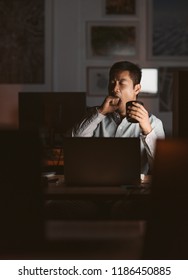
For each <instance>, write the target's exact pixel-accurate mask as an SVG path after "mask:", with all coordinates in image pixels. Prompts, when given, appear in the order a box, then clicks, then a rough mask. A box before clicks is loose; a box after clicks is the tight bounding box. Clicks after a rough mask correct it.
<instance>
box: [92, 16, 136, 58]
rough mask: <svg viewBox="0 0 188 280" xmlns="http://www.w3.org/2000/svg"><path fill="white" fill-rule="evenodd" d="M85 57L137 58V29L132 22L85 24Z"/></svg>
mask: <svg viewBox="0 0 188 280" xmlns="http://www.w3.org/2000/svg"><path fill="white" fill-rule="evenodd" d="M86 35H87V38H86V41H87V46H86V48H87V57H88V58H103V59H105V58H107V59H109V58H114V57H115V58H116V59H124V58H126V59H133V58H136V57H137V56H138V27H137V23H136V22H134V21H124V22H117V21H116V22H113V21H111V22H107V21H103V22H98V21H97V22H87V34H86Z"/></svg>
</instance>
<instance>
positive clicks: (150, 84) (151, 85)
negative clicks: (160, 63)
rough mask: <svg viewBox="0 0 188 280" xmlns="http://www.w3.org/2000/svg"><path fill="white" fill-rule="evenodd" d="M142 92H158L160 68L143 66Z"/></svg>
mask: <svg viewBox="0 0 188 280" xmlns="http://www.w3.org/2000/svg"><path fill="white" fill-rule="evenodd" d="M141 86H142V88H141V93H148V94H156V93H157V92H158V69H154V68H143V69H142V79H141Z"/></svg>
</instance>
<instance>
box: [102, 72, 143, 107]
mask: <svg viewBox="0 0 188 280" xmlns="http://www.w3.org/2000/svg"><path fill="white" fill-rule="evenodd" d="M108 89H109V95H111V96H114V97H119V98H120V100H121V102H120V108H119V109H120V111H122V110H125V104H126V103H127V102H128V101H130V100H136V96H137V94H138V93H139V91H140V84H137V85H135V86H134V85H133V81H132V80H131V77H130V75H129V71H118V72H116V73H115V74H114V76H113V77H111V78H110V80H109V87H108Z"/></svg>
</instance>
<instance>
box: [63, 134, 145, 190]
mask: <svg viewBox="0 0 188 280" xmlns="http://www.w3.org/2000/svg"><path fill="white" fill-rule="evenodd" d="M63 151H64V176H65V184H66V185H68V186H122V185H138V184H140V165H141V163H140V162H141V154H140V139H139V138H93V137H91V138H87V137H86V138H80V137H78V138H65V139H64V143H63Z"/></svg>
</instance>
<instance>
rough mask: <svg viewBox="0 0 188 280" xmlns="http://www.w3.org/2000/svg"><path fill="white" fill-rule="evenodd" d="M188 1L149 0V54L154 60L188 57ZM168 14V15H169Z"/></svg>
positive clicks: (175, 59) (183, 58)
mask: <svg viewBox="0 0 188 280" xmlns="http://www.w3.org/2000/svg"><path fill="white" fill-rule="evenodd" d="M187 10H188V1H186V0H181V1H180V0H173V1H171V2H170V5H169V3H167V2H166V1H163V0H151V1H148V21H149V22H148V28H149V30H148V34H149V36H148V40H149V41H148V48H149V49H148V54H149V58H150V59H153V60H156V59H157V60H159V59H161V60H163V61H164V59H165V60H172V59H173V61H182V60H185V59H186V58H188V40H187ZM167 15H168V16H167Z"/></svg>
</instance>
